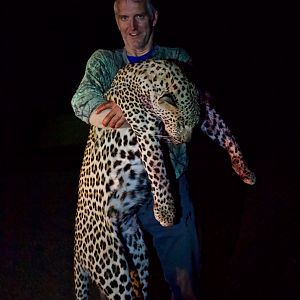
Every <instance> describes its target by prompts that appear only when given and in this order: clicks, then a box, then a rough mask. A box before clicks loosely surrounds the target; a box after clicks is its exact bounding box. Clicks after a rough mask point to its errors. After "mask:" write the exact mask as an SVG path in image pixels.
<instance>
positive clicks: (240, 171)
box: [201, 103, 256, 185]
mask: <svg viewBox="0 0 300 300" xmlns="http://www.w3.org/2000/svg"><path fill="white" fill-rule="evenodd" d="M204 110H205V118H204V121H203V123H202V124H201V130H202V131H203V132H204V133H205V134H206V135H207V136H208V137H209V138H210V139H212V140H213V141H215V142H216V143H217V144H218V145H219V146H221V147H222V148H224V149H226V150H227V153H228V155H229V157H230V160H231V165H232V168H233V170H234V171H235V172H236V173H237V175H238V176H239V177H240V178H241V179H242V180H243V181H244V182H245V183H246V184H249V185H253V184H255V182H256V177H255V174H254V173H253V172H252V171H251V170H250V169H249V168H248V165H247V163H246V161H245V159H244V157H243V154H242V152H241V150H240V147H239V145H238V143H237V141H236V139H235V137H234V136H233V135H232V133H231V131H230V129H229V128H228V126H227V125H226V123H225V122H224V120H223V119H222V118H221V116H220V115H219V114H218V113H217V112H216V110H215V109H214V108H212V107H211V106H210V104H209V103H206V104H205V109H204Z"/></svg>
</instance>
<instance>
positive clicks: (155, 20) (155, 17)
mask: <svg viewBox="0 0 300 300" xmlns="http://www.w3.org/2000/svg"><path fill="white" fill-rule="evenodd" d="M157 19H158V11H157V10H156V11H155V12H154V15H153V20H152V27H154V26H155V25H156V23H157Z"/></svg>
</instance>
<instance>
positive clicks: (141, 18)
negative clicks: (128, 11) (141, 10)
mask: <svg viewBox="0 0 300 300" xmlns="http://www.w3.org/2000/svg"><path fill="white" fill-rule="evenodd" d="M135 18H136V19H137V20H143V19H144V18H145V15H136V16H135Z"/></svg>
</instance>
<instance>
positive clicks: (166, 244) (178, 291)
mask: <svg viewBox="0 0 300 300" xmlns="http://www.w3.org/2000/svg"><path fill="white" fill-rule="evenodd" d="M178 184H179V196H180V197H179V198H180V205H181V217H180V220H179V222H178V223H177V224H176V225H173V226H171V227H162V226H161V225H160V224H159V223H158V222H157V221H156V219H155V218H154V216H153V209H152V208H153V207H152V202H150V203H147V204H146V205H143V206H142V207H141V209H140V210H139V212H138V218H139V220H140V222H141V225H142V228H143V229H144V230H145V231H147V232H148V233H150V234H151V236H152V237H153V245H154V247H155V249H156V252H157V255H158V257H159V260H160V263H161V266H162V269H163V272H164V276H165V279H166V281H167V283H168V284H169V287H170V289H171V291H172V296H173V298H172V299H174V300H183V299H185V300H188V299H197V294H199V293H198V291H197V288H198V287H199V275H200V249H199V240H198V235H197V230H196V225H195V216H194V209H193V206H192V203H191V199H190V196H189V190H188V184H187V180H186V176H185V175H183V176H181V177H180V179H178Z"/></svg>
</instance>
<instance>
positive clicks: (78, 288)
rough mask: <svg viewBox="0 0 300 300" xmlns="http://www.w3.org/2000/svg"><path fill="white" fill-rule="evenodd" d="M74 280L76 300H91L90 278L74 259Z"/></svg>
mask: <svg viewBox="0 0 300 300" xmlns="http://www.w3.org/2000/svg"><path fill="white" fill-rule="evenodd" d="M74 280H75V282H74V283H75V298H76V300H88V299H89V276H88V274H87V272H86V271H84V269H83V268H82V267H81V265H80V263H79V261H78V260H77V259H76V257H75V259H74Z"/></svg>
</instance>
